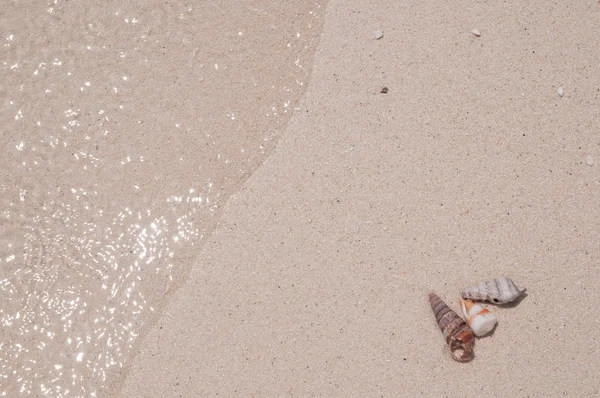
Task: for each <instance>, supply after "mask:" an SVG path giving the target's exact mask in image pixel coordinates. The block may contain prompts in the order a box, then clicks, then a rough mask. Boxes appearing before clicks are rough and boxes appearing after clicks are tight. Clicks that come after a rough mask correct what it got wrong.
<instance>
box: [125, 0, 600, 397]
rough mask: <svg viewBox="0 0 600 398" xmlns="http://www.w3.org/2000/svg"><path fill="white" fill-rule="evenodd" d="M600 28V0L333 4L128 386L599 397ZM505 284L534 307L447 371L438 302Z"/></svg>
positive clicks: (146, 391)
mask: <svg viewBox="0 0 600 398" xmlns="http://www.w3.org/2000/svg"><path fill="white" fill-rule="evenodd" d="M598 26H600V6H599V5H598V3H597V2H596V1H582V2H568V1H562V2H552V3H548V2H545V1H537V0H536V1H531V2H520V1H516V0H511V1H503V2H473V1H467V0H457V1H453V2H451V3H444V2H439V1H422V2H394V1H387V2H381V1H377V2H376V1H369V2H364V1H358V0H350V1H341V0H331V2H330V3H329V4H328V5H327V13H326V21H325V28H324V32H323V35H322V38H321V44H320V47H319V49H318V51H317V55H316V59H315V62H314V70H313V76H312V79H311V82H310V87H309V89H308V91H307V93H306V94H305V96H304V98H303V100H302V102H301V104H300V107H301V110H300V111H297V112H296V113H295V115H294V116H293V118H292V120H291V123H290V125H289V127H288V129H287V131H286V132H285V134H284V135H283V137H282V139H281V140H280V142H279V144H278V146H277V148H276V150H275V152H274V153H273V154H272V156H270V157H269V158H268V160H267V161H266V162H264V164H263V165H262V166H261V167H260V168H259V169H258V170H257V171H256V173H254V175H253V176H252V177H251V179H250V180H249V181H248V183H247V184H246V185H245V187H244V188H243V189H242V190H241V191H240V192H239V193H237V194H236V195H234V196H233V197H232V198H231V199H230V200H229V202H228V203H227V205H226V207H225V209H224V212H223V215H222V218H221V220H220V222H219V225H218V227H217V229H216V231H215V232H214V234H213V235H212V236H211V237H210V238H209V240H208V242H207V244H206V246H205V248H204V250H203V252H202V253H201V254H200V255H199V256H198V257H197V258H196V259H195V260H194V268H193V271H192V273H191V277H190V279H189V282H188V283H187V284H186V285H185V286H184V287H183V288H181V289H180V290H179V291H177V292H176V293H175V295H174V296H173V298H172V301H171V302H170V304H169V305H168V306H167V308H166V311H165V312H164V314H163V315H162V318H161V319H160V321H159V322H158V323H157V325H156V326H155V327H154V328H153V329H152V330H151V332H150V333H149V334H148V336H147V337H146V338H145V340H144V342H143V343H142V344H140V348H139V354H138V355H137V356H136V358H135V361H134V363H133V366H132V367H131V370H130V372H129V375H128V378H127V380H126V383H125V386H124V389H123V391H122V396H127V397H147V396H217V395H218V396H254V397H275V396H298V397H306V396H323V397H334V396H335V397H348V396H352V397H359V396H360V397H375V396H377V397H379V396H384V397H397V396H402V397H409V396H430V397H439V396H451V397H459V396H460V397H462V396H469V397H475V396H492V397H501V396H518V397H534V396H536V397H556V396H569V397H583V396H588V397H589V396H596V395H598V394H600V379H599V376H598V374H600V365H599V362H598V360H597V358H598V356H599V354H600V332H599V328H600V322H599V320H598V319H599V318H598V316H596V312H597V308H596V304H597V303H598V301H599V299H600V291H599V289H598V287H597V285H598V283H599V282H600V276H599V274H598V263H599V260H600V243H599V240H598V231H599V230H600V208H599V207H598V206H599V203H600V202H599V200H598V195H599V192H600V191H599V189H600V172H599V171H598V170H599V169H598V162H597V161H596V162H595V163H593V165H592V166H590V165H588V162H587V161H586V159H587V157H588V155H591V156H593V157H594V158H595V159H598V158H600V117H599V115H600V63H599V62H598V60H599V59H600V45H599V43H600V40H599V35H600V33H599V31H598ZM378 29H381V30H383V32H384V37H383V38H382V39H380V40H376V39H375V37H374V32H375V31H376V30H378ZM473 29H478V30H479V31H480V32H481V36H480V37H476V36H475V35H474V34H473V33H471V31H472V30H473ZM384 86H386V87H388V88H389V92H388V93H387V94H378V92H379V91H380V90H381V88H382V87H384ZM558 87H563V88H564V96H563V97H560V96H559V95H558V94H557V91H556V90H557V89H558ZM499 275H508V276H510V277H512V278H513V279H514V280H515V281H516V282H517V283H518V284H520V285H522V286H525V287H526V288H527V289H528V295H527V297H525V298H524V299H523V300H522V301H521V302H520V303H519V304H518V305H516V306H514V308H496V307H494V308H492V310H493V311H495V313H496V314H497V316H498V318H499V320H500V324H499V327H498V328H497V329H496V331H495V333H494V334H493V335H492V336H490V337H486V338H483V339H479V340H478V341H477V344H476V349H475V351H476V359H475V360H474V361H473V362H472V363H469V364H459V363H456V362H454V361H452V359H451V358H450V357H449V355H448V352H447V350H446V348H445V343H444V341H443V338H442V335H441V333H440V331H439V330H438V329H437V326H436V325H435V323H434V319H433V315H432V313H431V309H430V308H429V303H428V301H427V292H429V291H435V292H437V293H438V294H440V296H441V297H442V298H443V299H445V300H446V301H447V302H448V303H449V304H450V305H451V306H452V307H453V308H455V309H458V305H457V300H458V292H459V290H460V288H462V287H464V286H466V285H469V284H473V283H477V282H480V281H482V280H485V279H487V278H490V277H495V276H499Z"/></svg>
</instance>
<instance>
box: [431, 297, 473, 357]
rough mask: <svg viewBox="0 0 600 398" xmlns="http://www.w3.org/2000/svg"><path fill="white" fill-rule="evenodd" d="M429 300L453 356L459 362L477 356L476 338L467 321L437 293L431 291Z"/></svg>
mask: <svg viewBox="0 0 600 398" xmlns="http://www.w3.org/2000/svg"><path fill="white" fill-rule="evenodd" d="M429 302H430V303H431V309H432V310H433V313H434V314H435V320H436V321H437V323H438V325H439V327H440V329H441V330H442V333H443V334H444V337H445V338H446V343H447V344H448V346H449V347H450V355H452V358H453V359H454V360H455V361H458V362H469V361H471V360H472V359H473V358H474V357H475V353H474V352H473V345H474V343H475V339H474V337H473V332H472V331H471V329H469V326H467V323H466V322H465V321H464V320H463V319H462V318H461V317H459V316H458V314H457V313H456V312H454V311H452V310H451V309H450V308H449V307H448V306H447V305H446V303H444V302H443V301H442V300H441V299H440V298H439V297H438V296H437V295H436V294H435V293H429ZM461 349H462V354H461V355H459V354H458V352H457V351H458V350H461Z"/></svg>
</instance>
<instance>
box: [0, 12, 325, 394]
mask: <svg viewBox="0 0 600 398" xmlns="http://www.w3.org/2000/svg"><path fill="white" fill-rule="evenodd" d="M2 7H3V11H2V12H1V13H0V40H1V47H0V82H1V83H0V126H1V128H0V136H1V140H0V144H1V148H0V303H1V306H0V395H1V396H17V395H18V396H52V397H66V396H106V395H107V394H109V391H115V389H117V390H118V386H119V385H120V384H121V382H122V380H123V378H124V377H125V376H126V373H127V366H128V362H129V360H130V358H131V356H132V354H133V352H134V348H135V345H136V344H139V343H140V339H141V337H140V336H141V335H143V334H144V332H145V331H146V330H147V329H148V327H149V326H150V325H151V324H152V322H153V320H154V319H156V317H157V316H158V315H159V314H160V311H161V308H162V307H163V306H164V304H165V302H166V300H168V297H169V294H170V293H171V292H173V291H174V290H175V289H176V288H177V286H179V285H181V284H182V283H185V280H186V278H187V276H188V275H189V272H190V271H191V268H192V267H202V264H194V263H193V261H192V260H193V258H194V253H196V252H198V250H200V248H201V246H202V242H203V238H205V237H206V235H207V234H209V233H210V232H211V231H212V230H213V228H214V226H215V223H216V222H217V221H218V216H219V214H220V208H221V207H222V206H223V205H224V204H225V202H226V201H227V199H228V198H229V197H230V196H231V195H232V194H234V193H235V192H236V191H237V190H239V189H240V187H241V186H242V184H243V183H244V181H246V180H247V178H248V177H249V176H250V175H251V174H252V172H253V171H254V170H255V169H256V168H257V167H258V166H259V165H260V164H261V162H262V161H264V159H265V158H266V157H267V156H268V155H269V153H270V152H271V151H272V150H273V148H274V145H275V143H276V141H277V138H278V136H279V135H280V134H281V132H282V131H283V130H284V129H285V127H286V125H287V122H288V120H289V118H290V116H291V115H292V114H293V112H294V111H295V108H296V107H297V103H298V102H299V100H300V98H301V96H302V94H303V93H304V91H305V88H306V85H307V83H308V80H309V78H310V72H311V66H312V59H313V55H314V52H315V49H316V46H317V44H318V39H319V35H320V33H321V30H322V23H323V21H322V20H323V13H324V9H323V8H324V7H323V5H322V3H316V2H314V1H300V2H294V3H293V4H291V3H288V2H282V1H281V2H280V1H277V2H259V1H241V2H237V3H235V4H233V3H230V2H223V1H211V2H199V3H197V4H196V3H188V2H184V1H179V0H176V1H172V2H168V3H165V2H158V1H140V0H135V1H131V2H117V1H106V2H85V3H81V2H79V3H78V2H68V1H66V0H65V1H61V0H54V1H50V2H34V1H10V2H8V3H6V4H3V6H2Z"/></svg>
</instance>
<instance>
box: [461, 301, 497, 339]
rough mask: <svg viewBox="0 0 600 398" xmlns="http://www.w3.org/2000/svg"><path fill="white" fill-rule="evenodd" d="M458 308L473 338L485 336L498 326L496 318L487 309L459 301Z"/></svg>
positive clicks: (470, 302)
mask: <svg viewBox="0 0 600 398" xmlns="http://www.w3.org/2000/svg"><path fill="white" fill-rule="evenodd" d="M460 308H461V309H462V313H463V315H464V316H465V319H466V321H467V324H468V325H469V327H470V328H471V330H472V331H473V333H474V334H475V336H478V337H481V336H485V335H486V334H488V333H489V332H491V331H492V330H494V328H495V327H496V325H497V324H498V318H496V315H494V314H492V313H491V312H490V311H489V310H488V309H487V308H483V306H481V305H480V304H476V303H474V302H472V301H470V300H463V299H461V300H460Z"/></svg>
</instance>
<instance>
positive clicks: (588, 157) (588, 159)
mask: <svg viewBox="0 0 600 398" xmlns="http://www.w3.org/2000/svg"><path fill="white" fill-rule="evenodd" d="M585 161H586V162H587V164H588V166H593V165H594V157H593V156H592V155H587V158H586V159H585Z"/></svg>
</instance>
